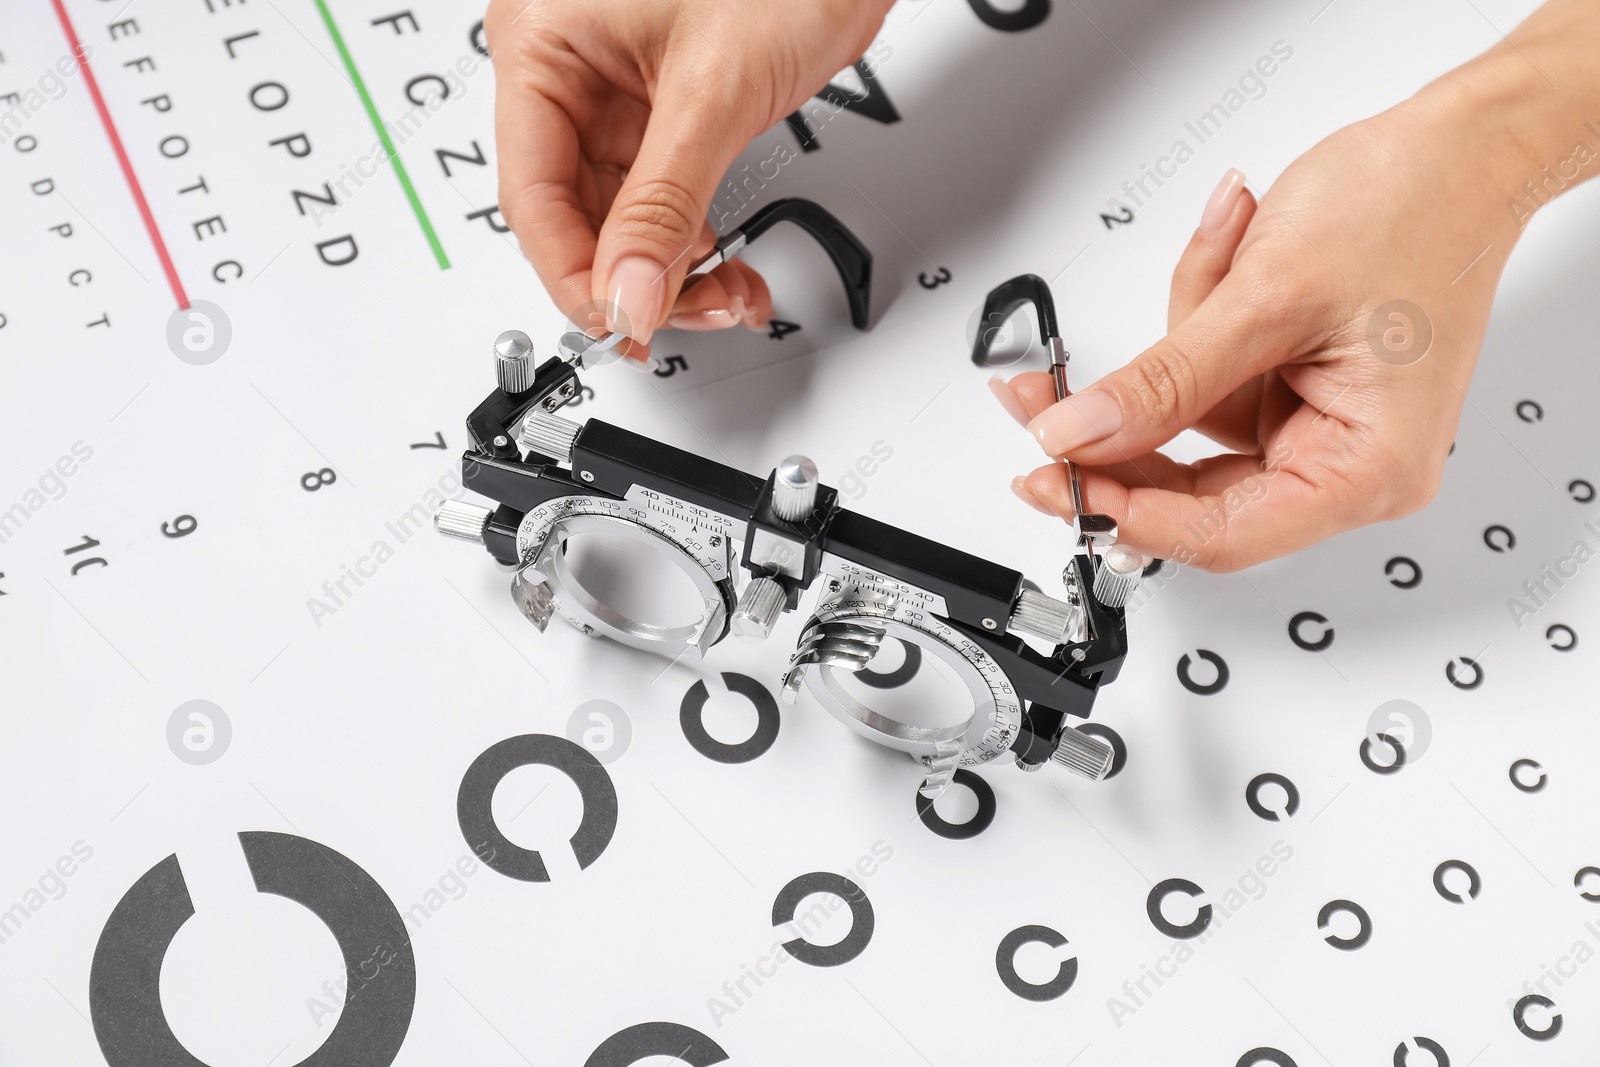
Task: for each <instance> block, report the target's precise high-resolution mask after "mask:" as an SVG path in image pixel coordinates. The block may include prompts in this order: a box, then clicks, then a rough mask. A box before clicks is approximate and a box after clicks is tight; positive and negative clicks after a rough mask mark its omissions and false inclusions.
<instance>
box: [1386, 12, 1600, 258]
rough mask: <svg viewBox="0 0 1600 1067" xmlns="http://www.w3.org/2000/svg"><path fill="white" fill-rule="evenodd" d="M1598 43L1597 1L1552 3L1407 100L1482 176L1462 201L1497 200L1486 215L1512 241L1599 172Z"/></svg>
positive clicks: (1476, 206)
mask: <svg viewBox="0 0 1600 1067" xmlns="http://www.w3.org/2000/svg"><path fill="white" fill-rule="evenodd" d="M1597 49H1600V12H1597V11H1596V5H1594V4H1592V3H1560V4H1558V3H1552V4H1549V5H1547V7H1546V8H1545V9H1541V10H1540V11H1539V12H1538V13H1536V14H1535V15H1534V16H1533V17H1532V18H1530V19H1529V20H1528V21H1527V22H1525V23H1524V24H1523V25H1522V26H1519V27H1518V28H1517V29H1516V30H1514V31H1513V32H1512V34H1511V36H1510V37H1508V38H1507V40H1506V41H1505V42H1504V43H1502V44H1500V45H1497V46H1496V47H1494V48H1492V49H1490V50H1489V51H1487V52H1485V53H1484V54H1483V55H1481V56H1478V57H1477V58H1475V59H1473V60H1471V61H1470V62H1468V63H1465V64H1463V65H1462V66H1460V67H1458V68H1456V69H1455V70H1452V71H1450V72H1449V73H1448V74H1446V75H1444V76H1443V77H1441V78H1439V79H1437V80H1436V81H1434V82H1431V83H1430V84H1428V85H1426V86H1424V87H1423V89H1422V90H1421V91H1420V92H1418V93H1417V95H1416V96H1414V97H1412V98H1411V100H1409V101H1407V102H1406V103H1405V104H1403V105H1401V107H1402V108H1406V109H1410V110H1412V111H1414V112H1417V113H1418V114H1420V115H1422V116H1424V118H1423V121H1424V122H1425V123H1426V124H1427V125H1429V126H1430V127H1431V128H1433V129H1435V130H1437V131H1438V133H1439V135H1440V137H1441V138H1442V139H1443V140H1444V141H1445V142H1446V143H1447V144H1449V146H1450V148H1449V151H1450V154H1451V157H1452V159H1453V161H1454V163H1455V164H1456V165H1459V166H1462V167H1465V168H1469V170H1470V172H1471V173H1473V174H1475V175H1476V180H1475V181H1474V182H1473V183H1472V187H1471V189H1472V192H1471V195H1470V197H1469V200H1470V201H1471V203H1470V205H1469V204H1463V205H1462V206H1463V207H1465V208H1468V209H1469V213H1477V212H1478V211H1479V210H1483V209H1488V210H1489V211H1490V212H1491V215H1490V216H1489V217H1487V218H1486V221H1488V222H1489V223H1490V225H1491V227H1492V228H1493V229H1494V230H1495V232H1502V231H1508V232H1509V233H1510V235H1511V238H1512V240H1513V241H1514V240H1515V238H1516V237H1517V236H1520V234H1521V232H1522V230H1523V228H1525V227H1526V225H1527V223H1528V220H1529V219H1530V218H1532V216H1533V215H1534V214H1535V213H1536V212H1537V211H1538V210H1539V209H1540V208H1542V207H1544V206H1545V205H1546V204H1548V203H1550V202H1551V201H1552V200H1554V199H1555V198H1556V197H1557V196H1559V195H1560V194H1561V193H1564V192H1566V191H1567V190H1569V189H1571V188H1573V187H1575V186H1577V185H1580V184H1582V183H1583V182H1585V181H1587V180H1589V179H1590V178H1592V177H1594V176H1595V175H1597V174H1600V75H1597V69H1600V68H1596V67H1595V65H1594V64H1593V62H1592V60H1591V58H1590V57H1591V56H1592V55H1593V54H1594V52H1595V50H1597ZM1496 215H1497V216H1498V218H1497V219H1496V218H1494V217H1493V216H1496Z"/></svg>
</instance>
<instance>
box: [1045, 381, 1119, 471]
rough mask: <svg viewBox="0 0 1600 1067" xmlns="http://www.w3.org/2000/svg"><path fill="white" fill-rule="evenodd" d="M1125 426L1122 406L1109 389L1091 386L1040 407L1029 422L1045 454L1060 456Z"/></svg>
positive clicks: (1108, 435)
mask: <svg viewBox="0 0 1600 1067" xmlns="http://www.w3.org/2000/svg"><path fill="white" fill-rule="evenodd" d="M1120 429H1122V407H1121V406H1120V405H1119V404H1118V403H1117V398H1116V397H1114V396H1112V395H1111V394H1110V393H1102V392H1100V391H1098V390H1095V389H1090V390H1089V391H1088V392H1084V393H1074V394H1073V395H1072V396H1069V397H1067V398H1066V399H1065V400H1060V401H1057V402H1056V403H1054V404H1051V405H1050V406H1049V407H1047V408H1045V409H1044V410H1043V411H1041V412H1040V413H1039V415H1038V417H1036V418H1035V419H1034V420H1033V421H1032V422H1030V423H1028V432H1029V433H1031V434H1033V436H1034V437H1036V438H1038V440H1039V445H1040V447H1042V448H1043V449H1044V450H1045V452H1046V454H1048V455H1051V456H1061V455H1065V454H1066V453H1068V452H1071V451H1072V450H1073V449H1075V448H1082V447H1083V446H1084V445H1087V444H1091V443H1093V442H1095V441H1099V440H1101V439H1102V438H1105V437H1110V436H1111V435H1112V434H1114V433H1116V432H1117V431H1118V430H1120Z"/></svg>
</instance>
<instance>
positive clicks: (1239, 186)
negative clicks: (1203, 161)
mask: <svg viewBox="0 0 1600 1067" xmlns="http://www.w3.org/2000/svg"><path fill="white" fill-rule="evenodd" d="M1242 192H1244V174H1243V173H1242V172H1240V171H1239V170H1237V169H1234V170H1229V171H1228V173H1226V174H1224V175H1223V176H1222V180H1221V181H1220V182H1218V183H1217V189H1216V192H1214V193H1212V194H1211V199H1210V200H1209V201H1207V202H1206V210H1205V213H1204V214H1202V215H1201V216H1200V232H1201V233H1203V234H1205V235H1206V236H1207V237H1210V236H1212V235H1213V234H1216V233H1219V232H1221V230H1222V227H1224V226H1226V225H1227V224H1228V220H1229V219H1230V218H1232V217H1233V206H1234V205H1235V204H1237V203H1238V202H1239V194H1240V193H1242Z"/></svg>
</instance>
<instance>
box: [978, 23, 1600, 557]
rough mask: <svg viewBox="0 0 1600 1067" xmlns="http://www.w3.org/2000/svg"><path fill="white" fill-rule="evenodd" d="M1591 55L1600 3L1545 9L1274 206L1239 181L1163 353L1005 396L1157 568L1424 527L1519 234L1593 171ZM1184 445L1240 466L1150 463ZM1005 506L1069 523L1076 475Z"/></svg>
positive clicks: (1596, 100) (1210, 231)
mask: <svg viewBox="0 0 1600 1067" xmlns="http://www.w3.org/2000/svg"><path fill="white" fill-rule="evenodd" d="M1597 47H1600V3H1596V2H1595V0H1558V2H1552V3H1549V4H1546V5H1545V7H1543V8H1541V9H1540V10H1539V11H1538V12H1536V13H1535V14H1534V15H1533V16H1532V17H1530V19H1529V20H1528V21H1527V22H1525V23H1524V24H1523V25H1522V26H1521V27H1519V28H1518V29H1517V30H1516V31H1514V32H1513V34H1512V35H1511V36H1510V38H1509V39H1508V41H1507V42H1505V43H1504V44H1502V45H1500V46H1497V47H1496V48H1495V49H1493V50H1491V51H1490V52H1488V53H1485V55H1484V56H1481V57H1479V59H1477V60H1474V61H1473V62H1472V63H1469V64H1467V65H1466V66H1464V67H1462V68H1459V69H1458V70H1456V71H1454V72H1452V73H1451V74H1450V75H1447V76H1446V77H1444V78H1442V79H1440V80H1439V81H1437V82H1434V83H1433V84H1431V85H1430V86H1428V87H1426V88H1425V89H1424V90H1423V91H1422V92H1420V93H1419V94H1418V95H1417V96H1416V97H1413V98H1412V99H1411V100H1408V101H1406V102H1405V103H1403V104H1401V105H1399V106H1397V107H1395V108H1392V109H1390V110H1389V111H1386V112H1384V113H1382V114H1380V115H1377V116H1375V117H1373V118H1371V119H1368V120H1366V121H1363V122H1360V123H1357V124H1355V125H1353V126H1349V127H1346V128H1345V129H1343V130H1340V131H1339V132H1337V133H1335V134H1334V135H1333V136H1331V137H1329V138H1327V139H1326V140H1324V141H1322V142H1321V143H1319V144H1318V145H1316V146H1315V147H1313V148H1312V149H1311V150H1310V151H1309V152H1307V153H1306V154H1305V155H1303V156H1301V157H1300V158H1299V159H1297V160H1296V161H1295V162H1294V163H1293V164H1292V165H1290V167H1289V168H1288V169H1287V170H1285V171H1284V172H1283V174H1282V175H1281V176H1280V177H1279V178H1278V180H1277V181H1276V182H1274V183H1273V185H1272V187H1271V189H1270V190H1268V191H1267V193H1266V194H1265V195H1264V196H1263V197H1261V200H1260V202H1259V203H1258V202H1257V200H1256V198H1255V197H1254V196H1252V195H1251V193H1250V191H1249V190H1247V189H1246V188H1244V179H1243V176H1242V175H1240V174H1238V172H1237V171H1230V172H1229V173H1228V174H1227V175H1226V176H1225V177H1224V178H1223V181H1222V183H1221V184H1220V185H1219V186H1218V188H1217V190H1216V192H1215V193H1214V194H1213V196H1212V199H1211V201H1210V202H1209V203H1208V204H1207V206H1206V210H1205V213H1204V216H1203V218H1202V221H1201V225H1200V228H1199V229H1198V230H1197V231H1196V233H1195V234H1194V237H1193V238H1192V239H1191V240H1190V242H1189V245H1188V247H1187V249H1186V250H1185V251H1184V253H1183V255H1182V257H1181V259H1180V261H1179V263H1178V266H1177V269H1176V271H1175V272H1174V275H1173V279H1172V295H1171V301H1170V308H1169V312H1168V323H1167V328H1168V331H1169V332H1168V334H1167V336H1166V337H1164V338H1163V339H1162V340H1161V341H1159V342H1157V343H1156V344H1155V345H1153V346H1152V347H1151V348H1149V349H1147V350H1146V351H1144V352H1143V353H1141V354H1140V355H1138V356H1137V357H1136V358H1135V359H1134V360H1133V361H1132V362H1131V363H1129V364H1128V365H1127V366H1125V367H1123V368H1122V369H1120V370H1117V371H1115V372H1113V373H1111V374H1109V375H1107V376H1105V377H1104V378H1102V379H1101V380H1100V381H1098V382H1095V383H1094V384H1093V385H1092V386H1090V387H1088V388H1087V389H1084V390H1082V391H1080V392H1078V393H1076V394H1074V395H1073V396H1070V397H1069V398H1068V399H1066V400H1064V401H1061V402H1059V403H1057V402H1056V400H1055V393H1054V391H1053V388H1052V386H1051V383H1050V378H1049V376H1048V375H1047V374H1044V373H1030V374H1023V375H1019V376H1018V377H1017V378H1015V379H1013V380H1012V381H1011V382H1010V383H1009V384H1008V383H1005V382H1001V381H1000V380H999V379H996V380H995V381H994V382H992V383H991V388H993V389H994V390H995V392H996V395H997V397H998V398H999V399H1000V400H1001V403H1002V404H1004V405H1005V406H1006V408H1007V410H1009V411H1010V412H1011V413H1012V415H1013V416H1014V417H1016V418H1017V419H1018V420H1019V421H1022V422H1024V424H1025V425H1026V426H1027V428H1028V430H1029V432H1030V433H1032V434H1033V435H1034V437H1035V438H1036V439H1037V440H1038V441H1039V443H1040V445H1041V447H1042V448H1043V449H1044V451H1045V452H1046V453H1047V454H1048V455H1051V456H1056V457H1066V458H1070V459H1072V460H1073V461H1075V462H1077V463H1078V464H1080V471H1081V477H1082V482H1083V491H1084V498H1085V499H1084V506H1085V508H1086V509H1087V510H1089V511H1091V512H1099V513H1103V514H1106V515H1109V516H1111V517H1112V518H1113V519H1115V520H1116V521H1117V523H1118V527H1119V539H1120V540H1122V541H1124V542H1127V543H1129V544H1131V545H1132V546H1133V547H1135V548H1138V549H1139V550H1141V551H1143V552H1145V553H1147V554H1148V555H1151V556H1157V557H1161V558H1165V559H1173V560H1176V561H1178V562H1180V563H1188V564H1192V565H1194V566H1197V567H1200V568H1202V569H1204V570H1209V571H1231V570H1237V569H1240V568H1243V567H1246V566H1250V565H1252V564H1254V563H1258V562H1261V561H1263V560H1268V559H1272V558H1274V557H1277V556H1281V555H1284V554H1286V553H1289V552H1292V551H1295V550H1297V549H1299V548H1303V547H1305V546H1307V545H1310V544H1312V543H1314V542H1316V541H1319V540H1321V539H1322V538H1324V537H1327V536H1329V535H1331V534H1334V533H1337V532H1339V531H1342V530H1347V529H1351V528H1353V527H1356V526H1360V525H1363V524H1366V523H1371V522H1378V521H1383V520H1387V519H1394V518H1399V517H1401V516H1404V515H1408V514H1410V513H1412V512H1414V511H1417V510H1418V509H1420V508H1422V507H1423V506H1425V505H1426V504H1427V503H1428V502H1429V501H1430V500H1432V499H1433V496H1434V495H1435V493H1436V492H1437V490H1438V487H1439V482H1440V478H1441V474H1442V471H1443V467H1444V462H1445V457H1446V456H1447V455H1448V453H1449V451H1450V447H1451V443H1452V440H1453V438H1454V435H1455V431H1456V426H1457V423H1458V422H1459V420H1460V416H1461V411H1462V406H1463V404H1464V403H1465V401H1466V390H1467V386H1468V383H1469V381H1470V380H1471V377H1472V371H1473V367H1474V365H1475V364H1476V361H1477V356H1478V351H1479V348H1480V346H1481V345H1482V342H1483V336H1484V332H1485V329H1486V327H1487V325H1488V319H1489V311H1490V306H1491V304H1492V303H1493V299H1494V294H1495V289H1496V287H1497V285H1498V283H1499V279H1500V275H1501V271H1502V269H1503V267H1504V266H1505V263H1506V260H1507V259H1508V257H1509V256H1510V254H1511V250H1512V248H1513V247H1514V246H1515V244H1516V241H1517V239H1518V237H1519V236H1520V234H1521V230H1522V226H1523V225H1524V224H1525V223H1526V221H1527V218H1528V216H1529V215H1531V214H1532V212H1533V210H1536V209H1537V207H1539V206H1541V205H1542V203H1544V202H1547V200H1548V199H1551V198H1553V197H1554V196H1555V195H1556V193H1558V192H1560V191H1562V190H1564V189H1565V188H1567V187H1569V186H1570V185H1573V184H1576V183H1577V182H1578V181H1581V180H1584V179H1586V178H1587V177H1589V176H1591V175H1592V174H1593V173H1594V172H1595V170H1596V169H1600V162H1597V156H1596V154H1595V153H1597V152H1600V65H1596V64H1593V63H1592V61H1589V60H1587V59H1586V58H1585V50H1586V54H1587V56H1592V55H1593V54H1595V52H1594V50H1595V49H1596V48H1597ZM1586 67H1588V68H1594V69H1586ZM1557 85H1559V86H1560V87H1561V88H1559V89H1557V88H1556V86H1557ZM1579 143H1582V144H1587V145H1588V146H1589V148H1590V149H1591V150H1592V151H1589V152H1584V151H1575V145H1577V144H1579ZM1552 175H1555V177H1554V180H1553V181H1552V180H1551V179H1550V176H1552ZM1530 183H1531V184H1530ZM1519 204H1520V205H1521V208H1520V209H1519V207H1518V205H1519ZM1191 427H1192V428H1194V429H1196V430H1198V431H1199V432H1200V433H1202V434H1204V435H1205V436H1207V437H1209V438H1211V439H1212V440H1213V441H1215V442H1216V443H1217V444H1219V445H1221V446H1222V447H1223V448H1225V449H1227V450H1229V451H1227V452H1225V453H1223V454H1220V455H1216V456H1211V457H1208V458H1205V459H1202V460H1200V461H1198V462H1196V463H1192V464H1185V463H1178V462H1175V461H1173V460H1171V459H1169V458H1168V457H1166V456H1164V455H1162V454H1161V453H1160V452H1158V451H1156V449H1157V448H1159V447H1160V446H1161V445H1163V444H1165V443H1166V442H1167V441H1170V440H1171V439H1172V438H1173V437H1175V436H1176V435H1177V434H1179V433H1180V432H1182V431H1183V430H1185V429H1189V428H1191ZM1012 488H1013V490H1014V491H1015V492H1016V493H1017V495H1018V496H1019V497H1021V498H1022V499H1023V500H1024V501H1025V502H1027V503H1029V504H1031V505H1032V506H1034V507H1036V508H1038V509H1039V510H1040V511H1043V512H1045V513H1047V514H1054V515H1058V516H1061V517H1063V518H1066V519H1069V520H1070V519H1071V518H1072V516H1073V510H1072V505H1071V495H1070V490H1069V487H1068V479H1067V473H1066V467H1065V465H1064V464H1062V463H1051V464H1049V465H1047V466H1044V467H1041V468H1039V469H1038V470H1035V471H1034V472H1033V473H1031V474H1029V475H1027V476H1026V477H1022V478H1018V479H1016V480H1015V481H1014V482H1013V483H1012Z"/></svg>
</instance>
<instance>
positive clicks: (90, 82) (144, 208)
mask: <svg viewBox="0 0 1600 1067" xmlns="http://www.w3.org/2000/svg"><path fill="white" fill-rule="evenodd" d="M50 5H51V6H52V7H54V8H55V9H56V17H57V18H59V19H60V20H61V28H62V29H63V30H64V31H66V34H67V43H68V44H69V45H71V46H72V54H73V55H74V56H75V57H76V58H77V60H78V65H79V66H80V67H82V68H83V83H84V84H85V85H87V86H88V87H89V95H90V96H91V97H92V98H93V99H94V109H95V110H96V111H98V112H99V113H100V124H101V125H102V126H104V127H105V128H106V136H107V137H109V138H110V139H111V150H112V151H113V152H115V153H116V155H117V165H118V166H119V167H121V168H122V176H123V177H124V178H125V179H127V182H128V191H129V192H131V193H132V194H133V202H134V203H135V204H136V205H138V207H139V217H140V218H142V219H143V220H144V228H145V232H146V233H148V234H149V235H150V243H151V244H153V245H155V249H156V257H157V258H158V259H160V260H161V269H162V270H163V271H165V272H166V275H167V284H168V285H170V286H171V287H172V295H173V296H174V297H176V298H177V301H178V307H180V308H183V309H187V308H188V307H189V296H188V294H187V293H185V292H184V291H183V282H182V281H180V280H179V278H178V268H177V267H175V266H173V264H172V255H171V253H169V252H168V251H167V242H166V241H165V240H163V239H162V237H161V230H160V229H159V228H158V227H157V226H156V217H155V216H154V215H152V214H151V213H150V203H149V201H147V200H146V199H145V198H144V188H143V187H142V186H141V185H140V184H139V176H138V175H137V174H135V173H134V172H133V164H132V163H130V162H129V161H128V151H127V149H125V148H123V147H122V137H121V136H120V135H119V134H118V133H117V126H116V123H114V122H112V121H111V112H110V111H109V110H108V109H107V108H106V98H105V97H104V96H101V95H100V83H99V82H98V81H96V80H95V77H94V71H93V70H91V69H90V67H89V55H88V53H87V52H86V51H85V50H84V47H83V42H82V41H80V40H78V31H77V30H75V29H73V28H72V19H70V18H69V17H67V8H66V5H65V4H63V3H62V0H50Z"/></svg>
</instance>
